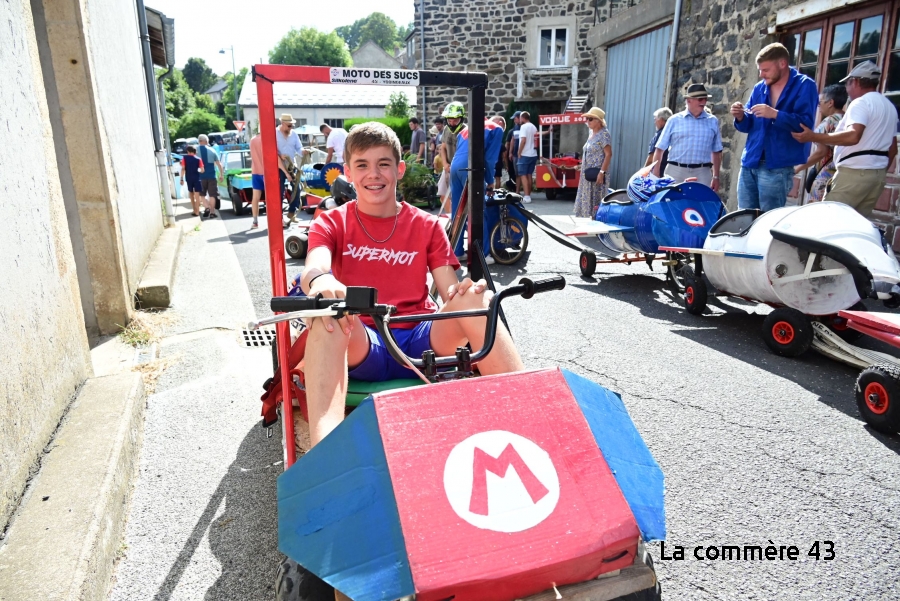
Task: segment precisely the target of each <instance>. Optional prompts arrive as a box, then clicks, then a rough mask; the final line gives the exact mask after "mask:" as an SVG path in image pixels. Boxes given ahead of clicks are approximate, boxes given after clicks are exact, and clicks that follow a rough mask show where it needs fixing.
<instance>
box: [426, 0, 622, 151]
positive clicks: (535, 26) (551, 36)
mask: <svg viewBox="0 0 900 601" xmlns="http://www.w3.org/2000/svg"><path fill="white" fill-rule="evenodd" d="M600 4H601V5H602V6H600V7H595V6H594V2H592V1H590V0H572V1H568V2H566V1H556V0H550V1H543V0H508V1H501V2H493V1H491V0H453V1H450V0H424V1H423V2H421V3H420V2H416V4H415V7H416V14H415V23H416V24H417V27H418V24H419V23H420V12H419V11H420V10H421V9H422V8H423V7H424V11H425V21H424V37H423V36H422V35H421V34H422V32H421V31H418V30H417V32H416V34H417V35H416V38H417V39H415V41H414V43H413V44H411V47H414V48H415V52H414V53H413V55H412V56H413V59H414V62H415V67H416V68H418V69H423V68H424V69H429V70H432V69H433V70H446V71H483V72H486V73H487V74H488V76H489V79H488V87H487V90H486V92H485V109H486V111H487V113H488V114H489V115H490V114H498V113H499V114H505V115H507V116H509V115H510V114H511V113H512V112H513V111H514V110H517V109H523V110H529V111H531V112H532V113H534V112H537V113H539V114H552V113H559V112H562V110H563V109H564V108H565V105H566V103H567V102H568V101H569V99H570V98H572V97H573V96H575V97H589V96H590V95H591V93H592V91H593V89H594V87H595V79H594V70H593V66H592V65H593V52H592V50H591V48H590V47H589V46H588V32H589V31H590V29H591V28H592V27H593V26H594V25H595V24H596V23H599V22H600V21H601V19H602V18H604V17H605V16H606V15H608V13H609V6H608V4H609V3H608V1H607V0H602V1H601V3H600ZM423 39H424V44H425V64H424V66H423V65H422V64H421V47H420V44H421V43H422V41H423ZM465 99H466V90H463V89H459V90H457V89H449V88H448V89H441V88H429V89H427V91H426V93H425V101H424V104H425V110H424V115H425V118H426V119H428V120H429V121H430V120H431V119H433V118H434V117H435V116H437V115H439V114H440V111H441V110H442V109H443V107H444V105H446V104H447V103H448V102H451V101H453V100H461V101H465ZM418 114H419V117H422V116H423V109H422V104H421V100H420V104H419V106H418ZM582 129H583V128H577V132H578V133H579V134H580V133H582V132H581V130H582ZM581 144H583V138H581V141H579V140H578V139H577V138H575V137H572V139H571V140H569V139H565V140H564V141H563V146H562V149H563V150H566V151H568V148H569V147H571V148H577V149H578V150H580V147H581Z"/></svg>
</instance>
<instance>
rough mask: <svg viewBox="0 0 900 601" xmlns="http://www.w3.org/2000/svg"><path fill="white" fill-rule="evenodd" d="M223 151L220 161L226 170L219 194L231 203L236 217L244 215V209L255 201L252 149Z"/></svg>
mask: <svg viewBox="0 0 900 601" xmlns="http://www.w3.org/2000/svg"><path fill="white" fill-rule="evenodd" d="M241 146H244V147H245V148H238V149H235V150H223V151H221V152H220V157H219V160H220V161H221V163H222V167H223V168H224V169H225V173H224V176H223V177H222V180H221V181H219V184H218V185H219V194H220V195H221V196H222V197H223V198H227V199H228V200H230V201H231V206H232V208H233V209H234V214H235V215H243V214H244V208H245V207H246V205H249V204H250V201H251V200H252V199H253V186H252V182H251V177H250V165H251V159H250V149H249V148H246V145H243V144H242V145H241Z"/></svg>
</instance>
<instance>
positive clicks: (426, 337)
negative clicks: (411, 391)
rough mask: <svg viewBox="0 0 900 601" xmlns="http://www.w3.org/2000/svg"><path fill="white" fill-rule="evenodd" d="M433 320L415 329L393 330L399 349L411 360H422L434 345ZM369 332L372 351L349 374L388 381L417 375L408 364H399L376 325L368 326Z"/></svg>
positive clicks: (367, 379)
mask: <svg viewBox="0 0 900 601" xmlns="http://www.w3.org/2000/svg"><path fill="white" fill-rule="evenodd" d="M432 323H434V322H432V321H421V322H419V323H418V324H416V327H414V328H408V329H402V330H401V329H399V328H396V329H393V330H391V331H392V333H393V334H394V338H395V339H396V340H397V346H399V347H400V350H401V351H403V352H404V353H406V354H407V355H409V357H410V358H412V359H421V358H422V353H424V352H425V351H427V350H428V349H430V348H431V324H432ZM365 328H366V335H367V336H368V337H369V354H368V356H367V357H366V358H365V359H364V360H363V362H362V363H360V364H359V365H358V366H356V367H355V368H353V369H351V370H350V372H349V374H348V375H349V376H350V377H351V378H353V379H354V380H363V381H365V382H385V381H387V380H401V379H404V378H415V377H417V376H416V374H415V372H413V371H412V370H411V369H409V368H408V367H405V366H403V365H400V364H399V363H397V362H396V361H395V360H394V358H393V357H391V355H390V353H388V350H387V347H386V346H385V345H384V340H382V339H381V334H379V333H378V331H377V330H375V328H371V327H369V326H365Z"/></svg>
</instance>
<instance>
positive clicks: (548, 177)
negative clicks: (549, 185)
mask: <svg viewBox="0 0 900 601" xmlns="http://www.w3.org/2000/svg"><path fill="white" fill-rule="evenodd" d="M541 178H542V179H543V180H544V181H545V182H549V181H550V174H549V173H545V174H544V175H542V176H541Z"/></svg>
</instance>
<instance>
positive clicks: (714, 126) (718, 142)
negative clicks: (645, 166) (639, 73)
mask: <svg viewBox="0 0 900 601" xmlns="http://www.w3.org/2000/svg"><path fill="white" fill-rule="evenodd" d="M684 100H685V104H686V105H687V108H685V110H683V111H681V112H680V113H678V114H676V115H672V117H671V118H670V119H668V120H667V121H666V124H665V126H664V127H663V130H662V134H660V136H659V139H658V140H657V141H656V150H655V151H654V152H653V160H654V161H655V162H656V165H655V166H654V167H653V173H654V174H656V175H657V176H658V175H659V173H660V165H661V163H662V158H663V154H664V153H665V152H666V150H668V151H669V156H668V161H669V162H668V164H667V165H666V170H665V175H668V176H669V177H672V178H674V179H675V181H678V182H683V181H684V180H686V179H687V178H689V177H695V178H697V181H698V182H700V183H701V184H705V185H707V186H709V187H710V188H712V189H713V190H715V191H718V190H719V167H721V165H722V132H721V130H720V129H719V120H718V119H716V118H715V117H714V116H713V115H712V114H711V113H708V112H706V110H705V109H706V102H707V100H709V94H708V93H707V92H706V86H704V85H703V84H702V83H695V84H691V85H690V86H688V89H687V92H686V93H685V95H684Z"/></svg>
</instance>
